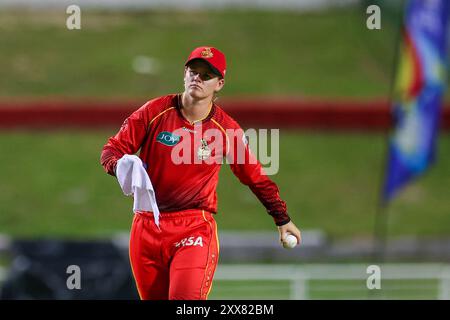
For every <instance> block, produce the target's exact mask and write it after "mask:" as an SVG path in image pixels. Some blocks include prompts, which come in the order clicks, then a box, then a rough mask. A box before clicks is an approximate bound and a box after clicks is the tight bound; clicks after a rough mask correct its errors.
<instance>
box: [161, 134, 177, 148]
mask: <svg viewBox="0 0 450 320" xmlns="http://www.w3.org/2000/svg"><path fill="white" fill-rule="evenodd" d="M156 141H158V142H160V143H162V144H164V145H166V146H169V147H173V146H174V145H176V144H177V143H178V142H180V136H177V135H176V134H173V133H172V132H167V131H162V132H160V133H159V134H158V136H157V137H156Z"/></svg>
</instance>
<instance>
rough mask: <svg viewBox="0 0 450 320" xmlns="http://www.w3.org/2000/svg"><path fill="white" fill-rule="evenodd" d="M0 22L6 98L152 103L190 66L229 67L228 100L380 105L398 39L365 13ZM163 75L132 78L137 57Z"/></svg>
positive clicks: (8, 14) (50, 16)
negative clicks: (202, 51)
mask: <svg viewBox="0 0 450 320" xmlns="http://www.w3.org/2000/svg"><path fill="white" fill-rule="evenodd" d="M66 18H67V15H66V14H65V12H64V11H60V12H56V11H50V12H49V11H23V10H21V11H20V12H19V11H17V12H16V11H4V12H0V42H1V59H0V69H1V70H2V74H4V75H7V76H5V77H0V97H2V98H8V97H9V98H11V97H15V98H17V97H21V98H22V97H48V96H60V97H61V96H62V97H65V98H67V97H101V98H105V97H106V98H130V97H131V98H148V97H150V96H155V95H160V94H162V93H168V92H178V91H179V90H180V89H181V88H182V73H183V65H184V62H185V59H186V58H187V56H188V54H189V52H190V51H191V50H192V49H193V48H194V47H196V46H200V45H205V44H207V45H214V46H217V47H219V48H221V49H222V50H223V51H224V52H226V54H227V57H228V68H227V71H228V72H227V84H226V86H225V89H224V90H223V95H226V96H242V95H255V94H257V95H261V94H263V95H264V96H309V97H317V96H319V97H379V96H386V95H387V94H388V91H389V85H390V79H391V73H392V63H393V59H394V47H395V46H394V43H395V30H394V29H393V27H392V26H391V25H390V23H389V20H388V19H386V20H385V22H384V24H383V29H382V31H370V30H368V29H367V28H366V18H367V14H366V13H365V9H364V8H350V9H345V10H333V11H327V12H319V13H299V12H289V11H273V12H269V11H245V10H226V11H204V12H203V11H202V12H183V11H156V12H155V11H147V12H145V11H144V12H135V13H121V12H109V13H107V12H96V11H84V10H83V13H82V29H81V30H73V31H69V30H67V29H66ZM140 55H145V56H149V57H152V58H155V59H156V61H157V62H158V63H159V71H158V72H156V73H155V74H151V75H143V74H139V73H136V72H135V71H133V68H132V63H133V60H134V58H135V57H136V56H140Z"/></svg>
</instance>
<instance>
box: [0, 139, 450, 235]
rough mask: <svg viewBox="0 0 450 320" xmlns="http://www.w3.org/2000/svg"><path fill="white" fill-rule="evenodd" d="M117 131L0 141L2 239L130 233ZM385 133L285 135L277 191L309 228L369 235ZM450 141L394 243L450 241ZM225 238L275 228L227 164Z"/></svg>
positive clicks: (397, 220) (400, 203) (403, 209)
mask: <svg viewBox="0 0 450 320" xmlns="http://www.w3.org/2000/svg"><path fill="white" fill-rule="evenodd" d="M113 133H114V130H111V131H97V132H94V131H91V132H78V131H73V132H62V131H61V132H35V131H30V132H26V131H16V132H15V131H13V132H10V131H8V132H2V133H1V134H0V150H2V152H1V153H0V163H1V164H2V172H3V174H2V179H0V203H1V208H0V211H1V214H0V233H6V234H10V235H14V236H27V237H35V236H61V237H79V238H84V237H104V236H108V235H111V234H113V233H115V232H118V231H126V232H127V231H128V230H129V226H130V223H131V217H132V212H131V209H132V198H127V197H125V196H123V194H122V193H121V190H120V187H119V184H118V183H117V181H116V180H115V179H114V178H113V177H111V176H109V175H107V174H106V173H105V172H104V171H103V168H102V167H101V166H100V163H99V157H100V152H101V148H102V146H103V144H104V143H105V142H106V140H107V138H108V137H109V136H110V135H112V134H113ZM383 153H384V140H383V137H382V136H381V135H352V134H333V135H331V134H322V133H306V132H303V133H298V132H297V133H296V132H289V131H283V130H281V133H280V170H279V173H278V174H277V175H275V176H272V179H273V180H274V181H275V182H277V183H278V185H279V187H280V193H281V196H282V198H283V199H284V200H285V201H286V202H287V205H288V210H289V213H290V214H291V216H292V218H293V219H294V221H295V222H296V223H297V224H298V226H299V227H301V228H303V229H322V230H324V231H325V232H326V233H327V234H328V235H329V236H331V237H333V238H346V237H364V236H370V235H371V233H372V230H373V223H374V218H373V217H374V214H375V203H376V198H377V192H378V188H379V184H380V175H381V167H382V162H383V161H382V159H383ZM449 157H450V139H449V136H448V134H446V135H442V136H441V137H440V141H439V150H438V161H437V164H436V165H435V166H434V167H433V168H432V169H431V170H429V171H428V172H427V174H426V175H425V176H424V177H422V178H421V179H419V180H418V181H416V182H415V183H413V184H411V185H410V186H408V187H407V188H406V189H405V190H404V192H402V193H401V194H400V196H399V197H398V198H396V199H395V201H393V203H392V206H391V207H390V217H391V218H390V225H389V232H390V234H391V235H392V236H400V235H419V236H445V235H448V234H450V215H449V214H448V210H449V200H448V190H449V189H450V179H449V177H450V168H449V166H447V165H446V160H445V159H448V158H449ZM218 195H219V214H218V215H217V221H218V225H219V230H225V229H227V230H260V229H263V230H271V229H274V224H273V221H272V219H271V217H270V216H268V215H267V214H266V212H265V209H264V207H263V206H262V205H261V204H260V203H259V202H258V200H257V199H256V197H255V196H254V195H253V194H252V193H251V191H250V190H249V189H248V188H247V187H245V186H243V185H241V184H240V183H239V181H238V180H237V178H235V177H234V176H233V174H232V173H231V170H230V169H229V167H228V166H224V167H223V168H222V171H221V180H220V183H219V188H218Z"/></svg>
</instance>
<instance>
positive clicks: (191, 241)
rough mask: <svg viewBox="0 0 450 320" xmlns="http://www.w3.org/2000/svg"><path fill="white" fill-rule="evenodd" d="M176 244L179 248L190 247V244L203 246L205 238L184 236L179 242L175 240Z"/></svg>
mask: <svg viewBox="0 0 450 320" xmlns="http://www.w3.org/2000/svg"><path fill="white" fill-rule="evenodd" d="M174 246H175V247H177V248H179V247H188V246H194V247H195V246H200V247H203V239H202V237H197V238H195V237H188V238H184V239H182V240H181V241H179V242H175V243H174Z"/></svg>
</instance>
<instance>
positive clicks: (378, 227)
mask: <svg viewBox="0 0 450 320" xmlns="http://www.w3.org/2000/svg"><path fill="white" fill-rule="evenodd" d="M401 8H402V9H401V13H400V17H399V19H398V22H397V23H398V26H397V28H396V29H397V30H396V31H397V32H396V36H395V43H394V46H395V52H394V57H393V64H392V72H391V75H392V76H391V84H390V88H389V93H388V99H389V100H388V105H389V110H390V111H391V110H392V102H393V100H394V92H395V89H394V88H395V80H396V76H397V69H398V61H399V55H400V47H401V45H402V32H403V26H404V21H403V19H404V11H405V8H406V7H405V0H403V1H402V2H401ZM390 115H391V117H392V113H390ZM390 133H391V128H389V129H388V132H387V133H385V138H384V141H385V142H384V144H385V147H384V156H383V160H382V161H383V165H382V166H381V167H382V168H381V174H380V182H379V188H378V193H377V199H376V207H375V219H374V220H375V221H374V229H373V249H372V250H373V251H372V262H373V263H378V264H381V263H384V261H385V259H386V248H387V237H388V225H389V223H388V222H389V212H388V205H387V202H386V201H385V199H384V194H383V189H384V182H385V175H386V170H387V169H388V162H389V158H388V157H389V141H390V139H389V137H390Z"/></svg>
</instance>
